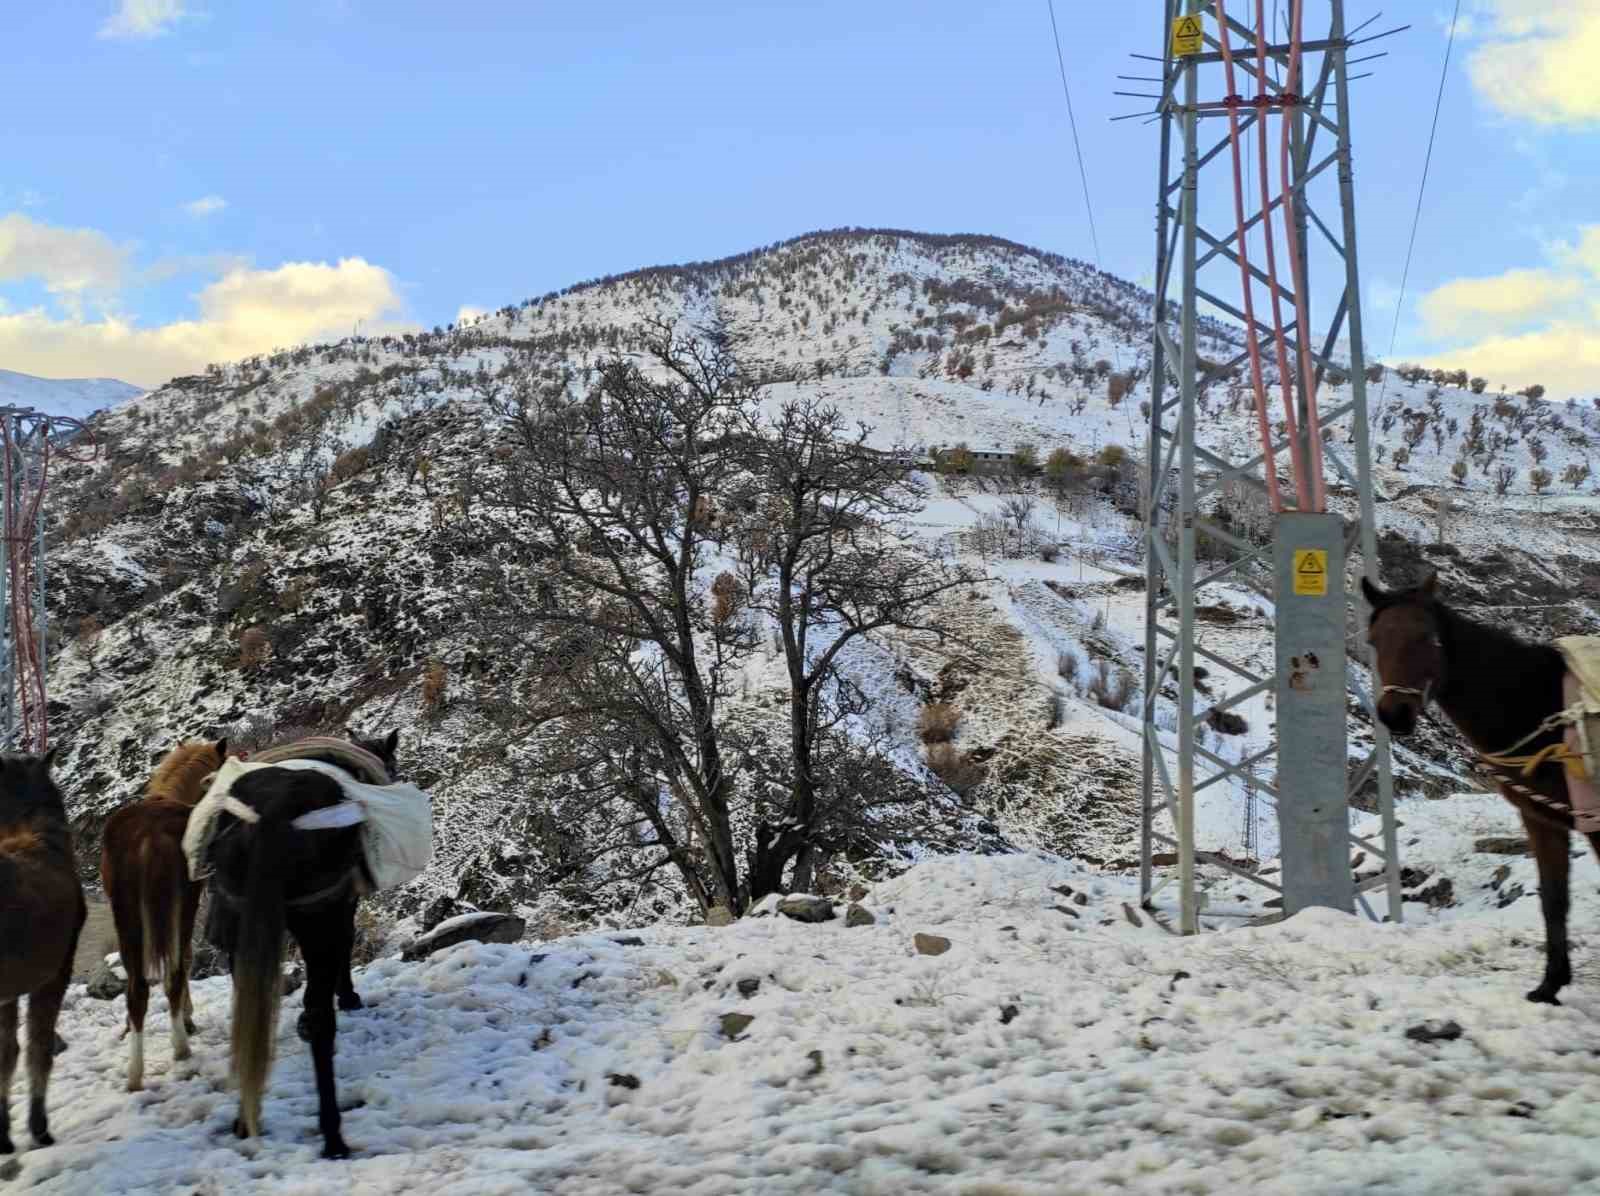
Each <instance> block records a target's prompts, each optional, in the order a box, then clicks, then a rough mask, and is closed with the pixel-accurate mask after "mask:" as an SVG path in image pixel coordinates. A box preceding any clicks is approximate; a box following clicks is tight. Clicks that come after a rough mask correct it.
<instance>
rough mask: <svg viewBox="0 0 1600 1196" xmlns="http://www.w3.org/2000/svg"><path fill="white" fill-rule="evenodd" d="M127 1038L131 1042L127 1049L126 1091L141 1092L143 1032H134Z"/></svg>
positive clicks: (142, 1085)
mask: <svg viewBox="0 0 1600 1196" xmlns="http://www.w3.org/2000/svg"><path fill="white" fill-rule="evenodd" d="M129 1037H130V1038H132V1040H133V1042H132V1044H131V1045H130V1046H129V1048H128V1091H129V1092H141V1091H143V1090H144V1031H143V1030H135V1031H133V1033H132V1034H131V1035H129Z"/></svg>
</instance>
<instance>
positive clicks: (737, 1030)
mask: <svg viewBox="0 0 1600 1196" xmlns="http://www.w3.org/2000/svg"><path fill="white" fill-rule="evenodd" d="M717 1020H718V1024H719V1025H720V1026H721V1027H722V1036H723V1037H724V1038H738V1037H739V1035H741V1034H743V1033H744V1032H745V1031H746V1030H748V1029H749V1028H750V1023H751V1022H753V1021H755V1020H756V1019H755V1018H754V1017H752V1016H751V1015H750V1014H748V1013H724V1014H723V1015H722V1016H721V1017H720V1018H719V1019H717Z"/></svg>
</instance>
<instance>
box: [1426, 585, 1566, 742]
mask: <svg viewBox="0 0 1600 1196" xmlns="http://www.w3.org/2000/svg"><path fill="white" fill-rule="evenodd" d="M1428 609H1429V610H1430V612H1431V613H1432V615H1433V616H1434V620H1435V622H1436V623H1437V624H1438V627H1439V638H1440V640H1441V642H1442V643H1443V645H1444V652H1445V660H1446V662H1447V664H1446V670H1445V677H1444V681H1443V683H1442V684H1441V685H1440V686H1439V689H1438V692H1437V694H1436V695H1435V696H1436V697H1437V699H1438V701H1439V703H1440V705H1441V706H1442V707H1444V709H1445V712H1446V713H1447V714H1448V715H1449V716H1450V718H1451V719H1452V721H1454V722H1455V723H1456V725H1457V726H1458V727H1460V729H1461V731H1462V732H1463V733H1464V734H1465V735H1466V737H1467V738H1468V739H1469V740H1471V741H1472V743H1473V745H1474V746H1475V747H1477V748H1478V749H1479V750H1480V751H1487V752H1499V751H1504V750H1505V749H1506V748H1508V747H1510V746H1511V745H1512V744H1513V743H1515V742H1516V741H1517V740H1519V739H1521V738H1522V737H1523V736H1525V735H1528V734H1529V733H1530V732H1532V731H1533V729H1534V728H1535V727H1537V726H1538V725H1539V723H1540V722H1542V721H1543V720H1544V719H1545V717H1546V716H1548V715H1550V714H1553V713H1554V712H1555V711H1556V710H1558V709H1560V708H1561V704H1562V700H1561V681H1562V677H1563V675H1564V674H1565V673H1566V668H1567V666H1566V661H1565V660H1564V659H1563V658H1562V656H1561V653H1560V652H1559V651H1557V650H1556V648H1554V647H1553V646H1552V645H1550V644H1538V643H1532V642H1530V641H1528V640H1525V639H1523V638H1522V637H1521V636H1518V635H1516V634H1515V633H1513V632H1511V631H1507V630H1505V629H1503V628H1500V627H1495V626H1492V625H1490V624H1488V623H1480V622H1479V621H1478V620H1476V619H1470V618H1468V617H1467V616H1466V615H1464V614H1462V613H1461V612H1460V611H1458V610H1454V609H1452V608H1451V607H1448V606H1446V605H1445V604H1444V603H1442V602H1439V601H1437V600H1434V601H1431V602H1429V603H1428ZM1557 734H1558V733H1557V732H1551V733H1550V736H1551V738H1552V740H1553V739H1554V737H1556V735H1557Z"/></svg>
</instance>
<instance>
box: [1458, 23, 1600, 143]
mask: <svg viewBox="0 0 1600 1196" xmlns="http://www.w3.org/2000/svg"><path fill="white" fill-rule="evenodd" d="M1477 7H1478V15H1479V16H1480V18H1481V20H1480V21H1476V22H1474V23H1473V25H1472V28H1471V31H1470V32H1471V33H1472V34H1474V35H1476V36H1478V37H1479V38H1480V44H1479V45H1478V47H1477V48H1476V49H1475V50H1474V51H1473V52H1472V54H1471V55H1470V56H1469V58H1468V59H1467V70H1468V73H1469V74H1470V75H1471V77H1472V82H1473V85H1474V86H1475V87H1476V88H1477V89H1478V93H1479V95H1480V96H1481V97H1482V98H1483V99H1484V101H1485V102H1487V103H1488V104H1489V105H1490V106H1491V107H1494V108H1496V109H1498V110H1499V111H1501V112H1503V113H1504V114H1505V115H1507V116H1509V117H1515V118H1521V119H1525V120H1531V121H1533V122H1535V123H1537V124H1541V125H1587V124H1592V123H1597V122H1600V70H1596V69H1595V63H1596V62H1600V5H1597V4H1595V3H1594V0H1477Z"/></svg>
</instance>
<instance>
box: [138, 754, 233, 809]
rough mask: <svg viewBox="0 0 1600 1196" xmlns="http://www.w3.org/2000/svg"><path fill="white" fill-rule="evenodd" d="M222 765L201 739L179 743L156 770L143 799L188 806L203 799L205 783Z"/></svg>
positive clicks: (216, 755) (146, 787)
mask: <svg viewBox="0 0 1600 1196" xmlns="http://www.w3.org/2000/svg"><path fill="white" fill-rule="evenodd" d="M221 763H222V760H221V758H220V754H219V753H218V751H217V745H216V744H215V743H213V742H210V741H208V740H204V739H191V740H188V741H187V742H184V743H180V744H179V745H178V746H177V747H175V748H173V749H172V751H171V752H169V753H168V754H167V758H166V759H165V760H163V761H162V762H161V763H160V764H158V765H157V766H156V770H155V772H154V773H152V774H151V776H150V781H149V783H148V784H147V785H146V786H145V797H146V798H148V799H151V800H155V801H174V802H177V803H178V804H179V805H184V806H192V805H194V804H195V803H196V802H198V801H199V800H200V798H201V797H202V796H204V786H205V780H206V778H207V777H208V776H210V775H211V774H212V773H214V772H216V771H217V767H218V765H220V764H221Z"/></svg>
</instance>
